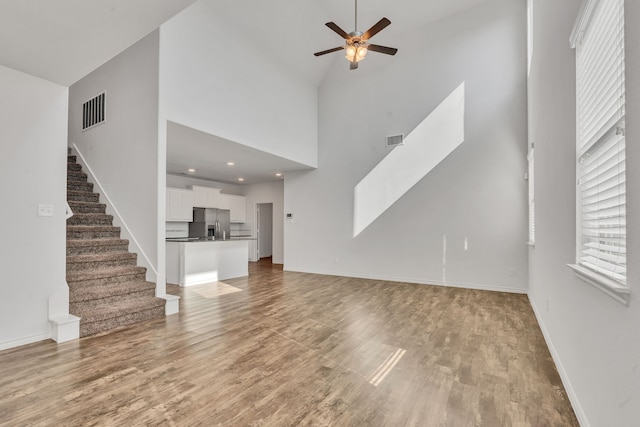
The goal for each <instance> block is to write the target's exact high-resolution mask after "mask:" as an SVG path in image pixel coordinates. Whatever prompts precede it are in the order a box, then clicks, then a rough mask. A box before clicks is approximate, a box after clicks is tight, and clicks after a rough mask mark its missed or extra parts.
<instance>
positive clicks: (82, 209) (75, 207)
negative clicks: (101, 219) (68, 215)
mask: <svg viewBox="0 0 640 427" xmlns="http://www.w3.org/2000/svg"><path fill="white" fill-rule="evenodd" d="M69 207H71V210H72V211H73V213H74V214H76V213H101V214H103V213H105V211H106V210H107V205H105V204H102V203H86V202H76V203H69Z"/></svg>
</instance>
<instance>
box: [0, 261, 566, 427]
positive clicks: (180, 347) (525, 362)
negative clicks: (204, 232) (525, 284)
mask: <svg viewBox="0 0 640 427" xmlns="http://www.w3.org/2000/svg"><path fill="white" fill-rule="evenodd" d="M262 264H263V263H254V264H251V270H250V272H251V274H250V276H249V277H248V278H243V279H234V280H229V281H226V282H225V283H224V284H216V285H214V284H211V285H203V286H199V287H192V288H186V289H180V288H178V287H176V286H170V287H169V291H170V293H175V294H179V295H181V296H182V299H181V302H180V305H181V306H180V313H179V314H177V315H174V316H169V317H167V318H164V319H157V320H152V321H148V322H146V323H142V324H138V325H134V326H130V327H126V328H123V329H121V330H120V331H118V332H116V333H111V334H106V335H102V336H96V337H88V338H84V339H81V340H79V341H75V342H71V343H65V344H60V345H57V344H55V343H53V342H42V343H36V344H32V345H28V346H24V347H20V348H15V349H10V350H6V351H3V352H0V425H3V426H5V425H6V426H25V425H33V426H51V425H55V426H91V425H100V426H103V425H113V426H133V425H169V426H191V425H203V426H216V425H220V426H294V425H313V426H438V427H439V426H456V427H457V426H563V427H565V426H577V425H578V423H577V421H576V418H575V416H574V414H573V411H572V409H571V406H570V404H569V402H568V399H567V396H566V393H565V391H564V389H563V387H562V385H561V382H560V378H559V376H558V373H557V372H556V369H555V367H554V365H553V362H552V360H551V357H550V355H549V351H548V350H547V348H546V346H545V342H544V339H543V337H542V334H541V332H540V329H539V327H538V325H537V323H536V320H535V318H534V315H533V312H532V310H531V307H530V305H529V303H528V301H527V298H526V296H524V295H512V294H503V293H497V292H483V291H474V290H463V289H455V288H444V287H435V286H426V285H413V284H403V283H390V282H382V281H371V280H360V279H352V278H343V277H335V276H320V275H312V274H302V273H293V272H283V271H282V269H279V268H277V266H274V267H272V266H271V265H269V264H266V265H262ZM238 289H239V290H238Z"/></svg>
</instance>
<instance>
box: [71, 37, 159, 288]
mask: <svg viewBox="0 0 640 427" xmlns="http://www.w3.org/2000/svg"><path fill="white" fill-rule="evenodd" d="M158 41H159V36H158V31H154V32H153V33H151V34H149V35H148V36H146V37H145V38H143V39H142V40H140V41H139V42H137V43H136V44H134V45H133V46H131V47H130V48H128V49H127V50H125V51H124V52H122V53H121V54H119V55H118V56H116V57H114V58H113V59H111V60H110V61H109V62H107V63H105V64H104V65H102V66H101V67H100V68H98V69H96V70H95V71H93V72H92V73H91V74H89V75H87V76H86V77H85V78H83V79H82V80H80V81H78V82H77V83H75V84H74V85H73V86H71V87H70V90H69V144H70V145H73V144H76V145H77V146H78V148H79V150H80V152H81V153H82V155H83V156H84V157H85V159H86V161H87V163H88V165H89V166H90V167H91V169H92V170H93V172H94V173H95V175H96V178H97V179H98V181H99V182H100V184H101V185H102V187H103V189H104V191H105V192H106V194H107V195H108V196H109V198H110V199H111V201H112V202H113V205H114V207H115V208H116V209H117V210H118V212H119V213H120V215H121V217H122V220H123V221H124V223H125V224H126V225H127V227H128V228H129V230H130V231H131V233H132V235H133V237H134V238H135V240H136V241H137V242H138V243H139V247H140V251H141V252H139V253H138V265H143V266H145V267H151V269H149V270H148V271H147V279H148V280H151V281H156V280H157V282H158V289H157V293H159V294H160V295H161V294H164V290H163V289H164V283H163V274H162V277H157V272H158V271H161V272H164V254H159V253H158V232H159V231H158V230H159V228H161V229H162V230H164V223H162V224H161V227H158V220H157V218H158V193H159V182H158V180H159V175H160V174H159V171H158V78H159V77H158V55H159V47H158ZM105 90H106V91H107V96H106V112H105V115H106V121H105V123H103V124H101V125H99V126H96V127H95V128H93V129H90V130H88V131H86V132H82V130H81V125H82V122H81V118H82V103H83V102H85V101H87V100H88V99H91V98H93V97H94V96H95V95H97V94H99V93H101V92H102V91H105ZM164 174H165V172H164V170H163V171H162V174H161V175H162V176H164ZM162 184H164V183H162ZM162 194H164V185H162ZM101 197H102V199H101V200H104V196H101ZM163 197H164V196H163ZM162 206H163V211H162V214H163V216H164V199H163V200H162ZM114 224H116V225H117V223H116V222H114ZM123 238H127V236H126V235H123ZM162 239H163V240H164V236H163V238H162ZM163 243H164V242H163ZM130 249H131V250H134V249H135V248H133V247H132V245H131V244H130ZM142 254H145V255H146V258H147V259H148V260H149V263H150V265H147V263H145V257H144V256H142ZM159 255H160V256H159ZM154 270H155V271H154Z"/></svg>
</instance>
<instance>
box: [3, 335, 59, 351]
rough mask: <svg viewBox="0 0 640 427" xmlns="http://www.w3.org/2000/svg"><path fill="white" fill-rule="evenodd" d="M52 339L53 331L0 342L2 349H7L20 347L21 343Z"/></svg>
mask: <svg viewBox="0 0 640 427" xmlns="http://www.w3.org/2000/svg"><path fill="white" fill-rule="evenodd" d="M48 339H51V332H47V333H44V334H36V335H30V336H28V337H22V338H18V339H15V340H11V341H3V342H0V351H1V350H7V349H9V348H14V347H20V346H21V345H27V344H32V343H34V342H38V341H44V340H48Z"/></svg>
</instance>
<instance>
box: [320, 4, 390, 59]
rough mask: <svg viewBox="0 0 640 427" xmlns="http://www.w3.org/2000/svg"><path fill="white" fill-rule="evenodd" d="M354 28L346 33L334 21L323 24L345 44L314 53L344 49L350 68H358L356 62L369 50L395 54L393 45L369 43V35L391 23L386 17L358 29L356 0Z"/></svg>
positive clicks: (322, 53) (326, 52)
mask: <svg viewBox="0 0 640 427" xmlns="http://www.w3.org/2000/svg"><path fill="white" fill-rule="evenodd" d="M355 9H356V10H355V30H354V31H352V32H351V33H347V32H346V31H345V30H343V29H342V28H340V27H339V26H338V25H337V24H336V23H335V22H327V23H326V24H325V25H326V26H327V27H329V28H330V29H331V30H333V32H335V33H336V34H338V35H339V36H340V37H342V38H343V39H344V41H345V44H344V45H342V46H338V47H334V48H332V49H327V50H323V51H320V52H316V53H314V55H315V56H322V55H326V54H328V53H332V52H338V51H340V50H344V51H345V58H346V59H347V61H349V62H350V63H351V66H350V67H349V69H350V70H355V69H357V68H358V62H360V61H362V60H363V59H364V58H365V56H367V52H369V51H370V50H372V51H374V52H378V53H384V54H385V55H395V54H396V52H398V49H396V48H394V47H387V46H380V45H377V44H369V40H370V39H371V37H373V36H375V35H376V34H378V33H379V32H380V31H382V30H384V29H385V28H386V27H388V26H389V25H390V24H391V21H389V19H388V18H382V19H380V20H379V21H378V22H376V23H375V24H374V25H373V26H372V27H371V28H369V29H368V30H367V31H365V32H364V33H363V32H361V31H358V0H355Z"/></svg>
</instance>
